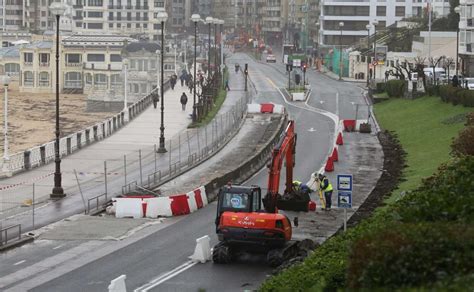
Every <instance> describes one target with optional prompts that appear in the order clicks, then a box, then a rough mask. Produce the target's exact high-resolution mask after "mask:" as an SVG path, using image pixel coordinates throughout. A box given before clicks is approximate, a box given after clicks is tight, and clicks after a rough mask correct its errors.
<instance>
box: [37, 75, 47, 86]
mask: <svg viewBox="0 0 474 292" xmlns="http://www.w3.org/2000/svg"><path fill="white" fill-rule="evenodd" d="M39 86H40V87H48V86H49V73H48V72H40V74H39Z"/></svg>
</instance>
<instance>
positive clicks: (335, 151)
mask: <svg viewBox="0 0 474 292" xmlns="http://www.w3.org/2000/svg"><path fill="white" fill-rule="evenodd" d="M331 158H332V160H333V161H334V162H337V161H338V160H339V153H338V152H337V147H334V150H333V151H332V155H331Z"/></svg>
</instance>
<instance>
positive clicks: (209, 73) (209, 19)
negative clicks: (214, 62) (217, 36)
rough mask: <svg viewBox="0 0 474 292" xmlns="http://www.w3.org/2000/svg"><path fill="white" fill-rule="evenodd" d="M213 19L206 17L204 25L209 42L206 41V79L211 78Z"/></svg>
mask: <svg viewBox="0 0 474 292" xmlns="http://www.w3.org/2000/svg"><path fill="white" fill-rule="evenodd" d="M213 21H214V20H213V18H212V17H210V16H208V17H206V23H207V24H208V26H209V40H208V46H207V48H208V50H209V51H208V52H207V78H208V79H209V78H210V77H211V23H212V22H213Z"/></svg>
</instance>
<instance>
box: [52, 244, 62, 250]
mask: <svg viewBox="0 0 474 292" xmlns="http://www.w3.org/2000/svg"><path fill="white" fill-rule="evenodd" d="M63 246H64V244H61V245H58V246H56V247H53V249H58V248H61V247H63Z"/></svg>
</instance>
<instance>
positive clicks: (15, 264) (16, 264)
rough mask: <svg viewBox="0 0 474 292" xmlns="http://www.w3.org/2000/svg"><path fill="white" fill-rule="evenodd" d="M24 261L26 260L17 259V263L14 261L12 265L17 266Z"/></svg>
mask: <svg viewBox="0 0 474 292" xmlns="http://www.w3.org/2000/svg"><path fill="white" fill-rule="evenodd" d="M24 262H26V260H22V261H19V262H17V263H14V264H13V265H14V266H18V265H21V264H23V263H24Z"/></svg>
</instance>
